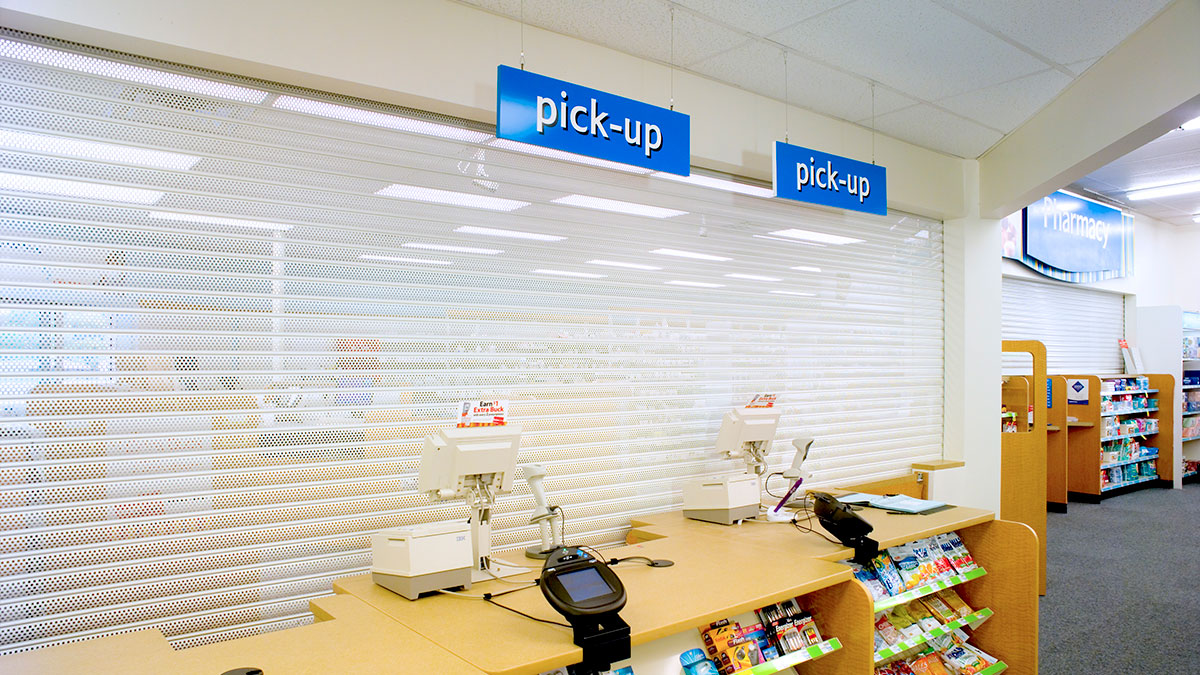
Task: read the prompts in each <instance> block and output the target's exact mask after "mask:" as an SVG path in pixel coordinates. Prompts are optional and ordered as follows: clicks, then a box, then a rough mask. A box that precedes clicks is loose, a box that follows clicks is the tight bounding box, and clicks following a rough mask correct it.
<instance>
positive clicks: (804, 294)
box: [768, 291, 816, 298]
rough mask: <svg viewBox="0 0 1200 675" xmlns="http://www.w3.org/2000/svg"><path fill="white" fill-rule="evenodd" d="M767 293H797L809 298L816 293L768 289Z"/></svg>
mask: <svg viewBox="0 0 1200 675" xmlns="http://www.w3.org/2000/svg"><path fill="white" fill-rule="evenodd" d="M768 293H774V294H775V295H799V296H801V297H806V298H811V297H814V296H815V295H816V293H805V292H804V291H768Z"/></svg>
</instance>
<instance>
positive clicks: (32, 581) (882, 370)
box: [0, 33, 942, 652]
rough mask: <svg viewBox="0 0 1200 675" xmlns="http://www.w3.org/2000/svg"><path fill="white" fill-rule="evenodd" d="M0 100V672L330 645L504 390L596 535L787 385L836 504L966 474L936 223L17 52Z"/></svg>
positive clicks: (298, 98)
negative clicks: (34, 651)
mask: <svg viewBox="0 0 1200 675" xmlns="http://www.w3.org/2000/svg"><path fill="white" fill-rule="evenodd" d="M0 78H2V86H0V92H2V94H0V95H2V97H3V106H0V115H2V116H3V120H2V122H0V125H2V127H0V149H2V153H0V158H2V161H3V166H2V167H0V205H2V211H3V213H2V214H0V258H3V261H2V262H3V272H2V276H0V319H2V325H0V330H2V333H0V336H2V340H3V342H2V344H0V368H2V372H3V382H2V390H0V409H2V414H3V416H4V417H3V418H0V434H2V435H0V505H2V506H3V515H2V516H0V575H2V576H0V621H2V623H0V645H3V647H0V651H5V652H11V651H18V650H23V649H28V648H32V647H36V646H41V645H48V644H54V643H57V642H63V641H68V640H75V639H80V638H83V637H88V636H95V635H102V634H106V633H113V632H119V631H124V630H131V629H135V628H141V627H146V626H155V627H158V628H161V629H162V631H163V632H164V633H166V635H167V636H168V637H170V638H171V639H172V640H173V642H174V644H175V645H176V646H188V645H195V644H200V643H204V642H210V641H214V640H219V639H225V638H229V637H236V636H239V635H246V634H251V633H255V632H262V631H265V630H271V629H277V628H283V627H289V626H294V625H298V624H302V623H306V622H308V621H310V620H311V617H310V615H309V614H308V613H307V609H308V601H309V599H311V598H313V597H315V596H319V595H323V594H327V593H329V592H330V586H331V582H332V581H333V580H334V579H336V578H338V577H342V576H346V575H354V574H361V573H363V572H364V571H365V570H366V569H367V567H368V565H369V562H370V561H369V551H368V548H367V547H368V543H367V536H368V534H369V533H370V532H372V531H375V530H378V529H380V528H383V527H388V526H394V525H399V524H404V523H414V522H424V521H431V520H439V519H447V518H462V517H465V513H466V512H465V508H464V507H463V506H462V505H460V504H457V503H435V502H432V501H430V500H429V499H428V498H426V497H425V496H424V495H421V494H418V493H417V492H416V491H415V487H416V471H417V464H418V458H419V453H420V440H421V439H422V438H423V437H424V436H425V435H427V434H429V433H430V432H432V431H433V430H435V429H437V428H439V427H443V426H447V425H449V424H451V423H452V420H453V415H454V411H455V407H456V404H457V402H459V401H461V400H464V399H469V398H473V397H482V398H491V397H496V398H501V399H507V400H508V401H510V402H511V407H512V410H511V414H512V417H513V418H514V419H515V420H518V421H520V422H521V423H522V424H523V425H524V428H525V435H524V437H523V438H522V452H521V461H522V462H534V461H537V462H541V463H544V464H545V465H546V466H547V468H548V470H549V474H550V475H549V478H548V479H547V481H546V489H547V492H548V493H549V495H550V498H551V500H552V501H553V502H555V503H559V504H561V505H563V507H564V508H565V511H566V514H567V517H568V521H567V533H568V538H569V540H571V541H574V542H580V543H583V542H587V543H593V544H604V543H612V542H616V541H619V540H621V539H622V537H623V533H624V530H625V529H626V528H627V527H628V523H629V518H630V516H631V515H633V514H637V513H643V512H652V511H660V510H664V509H670V508H672V507H677V506H678V505H679V503H680V486H681V483H682V481H684V480H685V479H686V478H688V477H691V476H697V475H702V474H705V473H709V472H733V471H736V470H738V466H739V465H738V464H736V463H735V462H734V461H731V460H720V459H719V458H718V457H717V456H716V453H715V452H714V450H713V443H714V440H715V437H716V432H717V428H718V425H719V421H720V418H721V415H722V414H723V413H724V412H725V411H726V410H728V409H729V408H730V407H731V406H734V405H739V404H742V403H744V402H745V401H746V400H747V399H748V398H749V397H750V396H751V395H753V394H754V393H756V392H777V393H778V394H780V397H781V401H782V409H783V413H784V414H783V423H782V425H781V428H780V431H779V435H778V438H779V439H780V440H779V442H777V443H776V451H777V454H775V455H773V456H772V457H771V461H772V465H773V467H776V468H779V467H781V466H782V465H783V464H785V463H787V462H790V460H791V450H790V447H791V445H790V443H788V442H787V440H788V439H790V438H792V437H795V436H799V435H811V436H815V437H816V438H817V443H816V446H815V448H814V451H813V454H812V458H811V462H810V468H811V469H812V470H813V473H814V475H815V479H814V482H817V483H821V482H825V483H828V482H829V481H835V480H847V479H855V480H857V479H863V480H867V479H871V478H874V477H882V476H887V475H894V474H896V473H898V472H902V471H904V470H905V469H906V467H907V466H908V464H909V463H910V462H911V461H913V460H915V459H922V458H931V457H936V456H939V455H940V451H941V445H940V444H941V434H942V420H941V410H942V244H941V226H940V224H938V223H934V222H930V221H927V220H922V219H919V218H914V217H911V216H903V215H892V216H888V217H883V218H880V217H865V216H859V215H852V214H833V213H829V212H819V211H814V210H811V209H805V208H801V207H799V206H797V205H794V204H787V203H779V202H776V201H774V200H771V199H768V198H764V197H763V196H761V195H762V193H763V192H764V191H763V190H762V189H761V188H755V187H753V186H746V185H740V184H734V183H730V182H726V181H711V179H705V178H697V179H695V180H694V181H692V182H680V181H678V180H674V179H670V178H668V177H661V176H656V175H647V174H644V173H640V172H636V171H629V170H623V171H622V170H615V169H614V168H613V167H610V166H606V165H604V164H602V163H601V164H596V163H591V164H590V165H589V164H587V163H580V162H579V161H574V162H572V161H564V160H563V159H560V158H552V157H547V156H545V154H538V153H530V152H529V151H528V149H527V148H522V147H520V146H514V145H513V144H510V143H507V142H502V141H496V140H495V138H494V137H493V135H492V133H491V130H490V129H489V128H486V127H479V126H471V125H465V124H461V123H457V122H455V121H453V120H450V119H446V118H439V117H437V116H434V115H426V114H420V113H413V112H412V111H404V110H400V109H395V108H389V107H386V106H382V105H375V104H370V103H365V102H356V101H350V100H346V99H340V98H337V97H333V96H324V95H320V94H314V93H311V92H304V91H300V90H287V89H285V88H282V87H278V86H267V85H264V84H262V83H259V82H255V81H250V80H241V79H237V78H232V77H226V76H221V75H214V74H211V73H206V72H204V71H199V70H191V69H186V68H179V67H172V66H167V65H165V64H161V63H156V62H152V61H143V60H138V59H135V58H131V57H115V56H114V55H111V54H107V53H104V52H99V51H94V50H88V49H84V48H79V47H71V46H67V45H62V44H55V43H49V42H34V41H31V39H29V38H27V37H26V36H22V35H19V34H11V33H10V34H6V38H5V39H3V40H0ZM702 183H710V184H711V185H716V186H718V187H709V186H706V185H704V184H702ZM739 185H740V186H739ZM731 187H734V188H737V189H739V190H742V191H743V192H748V193H751V194H743V193H735V192H730V191H728V188H731ZM756 195H757V196H756ZM605 200H608V201H605ZM530 509H531V500H530V498H529V496H528V489H527V486H526V485H525V483H524V482H523V481H519V482H518V483H517V487H516V491H515V492H514V493H513V494H512V495H509V496H505V497H502V498H501V499H500V502H499V505H498V507H497V509H496V513H495V521H494V524H495V537H494V539H495V544H496V546H497V547H499V548H505V549H511V548H516V547H524V546H526V545H528V544H530V543H531V542H532V541H533V540H534V539H535V538H536V534H537V533H536V530H535V529H534V528H533V527H530V526H529V525H528V524H527V523H528V518H529V514H530Z"/></svg>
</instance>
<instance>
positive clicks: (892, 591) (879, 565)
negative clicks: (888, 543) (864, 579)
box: [871, 553, 905, 595]
mask: <svg viewBox="0 0 1200 675" xmlns="http://www.w3.org/2000/svg"><path fill="white" fill-rule="evenodd" d="M871 567H872V568H874V570H875V576H876V577H878V578H879V583H881V584H883V587H884V588H885V589H886V590H887V592H888V594H889V595H899V594H900V593H903V592H904V591H905V588H904V580H903V579H901V578H900V572H899V571H897V570H896V563H894V562H892V559H891V557H890V556H888V554H887V553H880V554H879V555H877V556H875V557H874V558H872V559H871Z"/></svg>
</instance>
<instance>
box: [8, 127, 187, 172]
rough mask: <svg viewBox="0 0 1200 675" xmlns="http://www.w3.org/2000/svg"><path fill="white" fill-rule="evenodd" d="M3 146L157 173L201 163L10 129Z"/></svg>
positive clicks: (172, 154)
mask: <svg viewBox="0 0 1200 675" xmlns="http://www.w3.org/2000/svg"><path fill="white" fill-rule="evenodd" d="M0 145H3V146H5V147H7V148H10V149H12V150H19V151H21V152H36V153H39V154H46V155H64V156H67V157H78V158H80V159H96V160H103V161H107V162H119V163H121V164H140V165H142V166H152V167H154V168H156V169H174V170H176V171H187V170H188V169H191V168H192V167H193V166H195V165H196V162H199V161H200V158H199V157H195V156H193V155H183V154H180V153H177V152H164V151H162V150H147V149H145V148H131V147H128V146H124V145H116V144H113V143H100V142H97V141H83V140H79V139H76V138H63V137H62V136H47V135H45V134H30V133H25V132H21V131H13V130H11V129H3V130H0Z"/></svg>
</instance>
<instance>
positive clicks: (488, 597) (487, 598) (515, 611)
mask: <svg viewBox="0 0 1200 675" xmlns="http://www.w3.org/2000/svg"><path fill="white" fill-rule="evenodd" d="M517 590H523V589H517ZM492 595H500V594H499V593H494V594H492ZM492 595H485V596H484V598H483V600H484V602H488V603H491V604H493V605H495V606H497V607H499V608H500V609H507V610H508V611H510V612H512V613H513V614H520V615H521V616H523V617H525V618H526V619H532V620H534V621H537V622H538V623H548V624H550V625H551V626H562V627H563V628H571V625H570V624H565V623H561V622H558V621H551V620H550V619H539V618H537V617H536V616H531V615H529V614H526V613H525V612H522V611H521V610H519V609H515V608H513V607H509V606H508V605H502V604H500V603H498V602H496V601H495V600H493V599H492Z"/></svg>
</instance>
